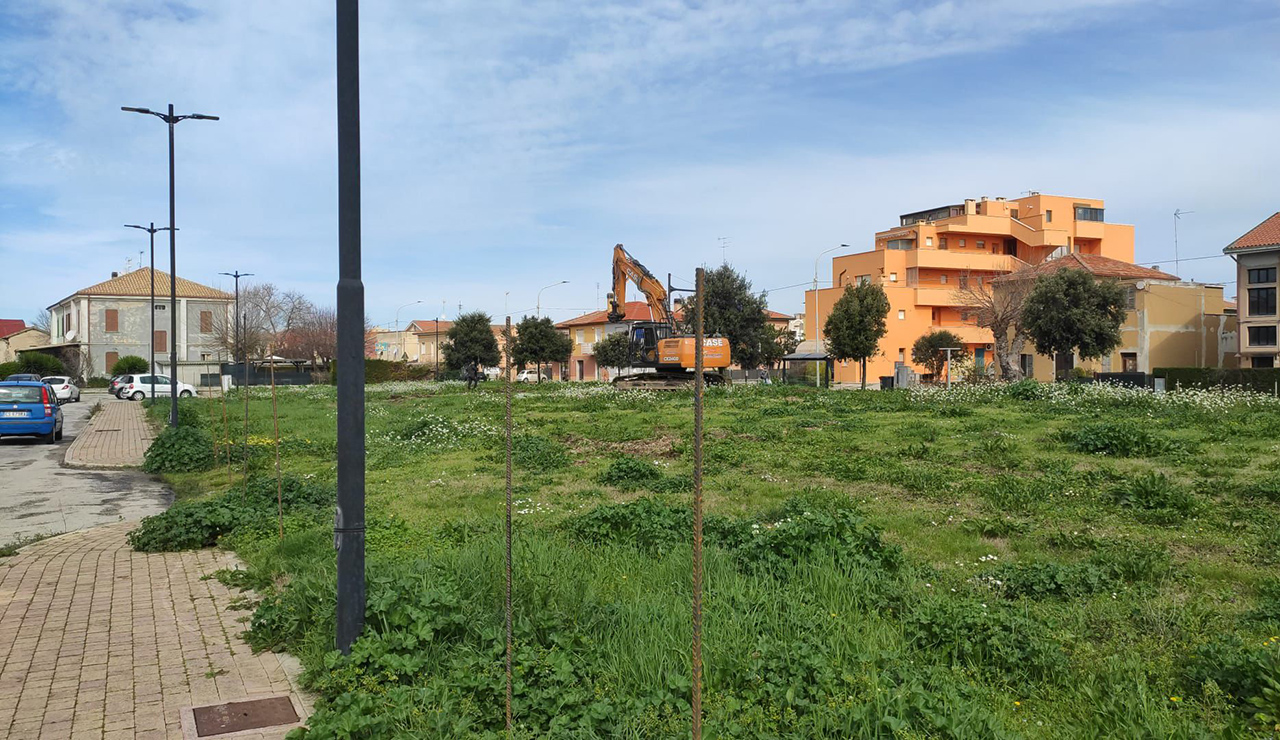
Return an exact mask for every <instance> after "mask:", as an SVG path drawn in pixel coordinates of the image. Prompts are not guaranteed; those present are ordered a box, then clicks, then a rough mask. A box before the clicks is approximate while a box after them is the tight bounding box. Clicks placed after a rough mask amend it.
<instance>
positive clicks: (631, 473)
mask: <svg viewBox="0 0 1280 740" xmlns="http://www.w3.org/2000/svg"><path fill="white" fill-rule="evenodd" d="M660 480H662V470H661V469H659V468H658V466H657V465H654V464H653V463H651V462H649V461H648V460H641V459H639V458H636V457H616V458H614V459H613V462H611V463H609V467H608V468H607V469H606V470H605V471H604V472H603V473H601V474H600V477H599V481H600V482H601V483H603V484H605V485H607V486H613V487H614V488H617V489H618V490H620V491H634V490H637V489H641V488H649V487H650V486H652V485H654V484H656V483H657V482H658V481H660Z"/></svg>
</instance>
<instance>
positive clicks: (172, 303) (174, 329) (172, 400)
mask: <svg viewBox="0 0 1280 740" xmlns="http://www.w3.org/2000/svg"><path fill="white" fill-rule="evenodd" d="M120 110H122V111H128V112H129V113H145V114H147V115H149V116H155V117H156V118H159V119H160V120H161V121H164V122H165V123H167V124H168V125H169V375H170V376H171V377H170V378H169V380H170V383H169V426H171V427H176V426H178V274H177V266H176V261H177V252H178V241H177V238H176V237H175V236H174V234H175V233H176V232H177V230H178V227H177V224H175V223H174V222H175V221H176V220H177V219H176V216H175V215H174V198H173V127H174V126H176V125H178V123H180V122H182V121H185V120H187V119H188V118H190V119H192V120H195V121H216V120H218V117H217V116H207V115H205V114H203V113H188V114H187V115H184V116H177V115H174V113H173V103H170V104H169V112H168V113H157V112H155V111H153V110H149V109H147V108H130V107H127V106H122V107H121V108H120ZM152 310H153V311H154V310H155V308H154V306H153V308H152Z"/></svg>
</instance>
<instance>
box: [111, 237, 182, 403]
mask: <svg viewBox="0 0 1280 740" xmlns="http://www.w3.org/2000/svg"><path fill="white" fill-rule="evenodd" d="M124 227H125V228H126V229H142V230H143V231H145V232H147V233H148V234H150V235H151V275H150V278H151V307H150V309H149V313H150V314H151V344H150V348H151V354H150V355H148V356H147V372H149V373H151V376H150V377H151V394H150V395H148V396H147V397H148V398H150V399H151V403H155V402H156V232H157V231H168V230H169V227H168V226H161V227H160V228H158V229H157V228H156V222H155V221H152V222H151V225H150V226H140V225H138V224H125V225H124ZM138 262H139V263H141V262H142V253H141V252H139V253H138ZM107 372H111V368H107Z"/></svg>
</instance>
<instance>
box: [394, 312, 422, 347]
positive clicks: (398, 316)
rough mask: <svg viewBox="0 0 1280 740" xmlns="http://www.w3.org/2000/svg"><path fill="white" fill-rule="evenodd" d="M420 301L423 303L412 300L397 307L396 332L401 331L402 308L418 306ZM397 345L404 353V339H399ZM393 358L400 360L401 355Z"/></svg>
mask: <svg viewBox="0 0 1280 740" xmlns="http://www.w3.org/2000/svg"><path fill="white" fill-rule="evenodd" d="M419 303H422V301H412V302H410V303H406V304H404V305H403V306H401V307H400V308H397V309H396V333H399V332H400V309H402V308H408V307H409V306H416V305H418V304H419ZM396 346H397V347H399V348H400V353H401V354H402V353H403V352H404V340H403V339H400V340H397V344H396ZM392 359H396V360H398V359H400V358H399V357H393V358H392Z"/></svg>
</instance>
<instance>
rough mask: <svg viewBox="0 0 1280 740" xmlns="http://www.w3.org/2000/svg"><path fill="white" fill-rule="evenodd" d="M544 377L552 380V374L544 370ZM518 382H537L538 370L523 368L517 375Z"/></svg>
mask: <svg viewBox="0 0 1280 740" xmlns="http://www.w3.org/2000/svg"><path fill="white" fill-rule="evenodd" d="M542 379H543V380H551V376H550V375H548V374H546V373H545V372H544V373H543V374H542ZM516 382H517V383H536V382H538V371H537V370H521V371H520V372H519V374H517V375H516Z"/></svg>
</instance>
